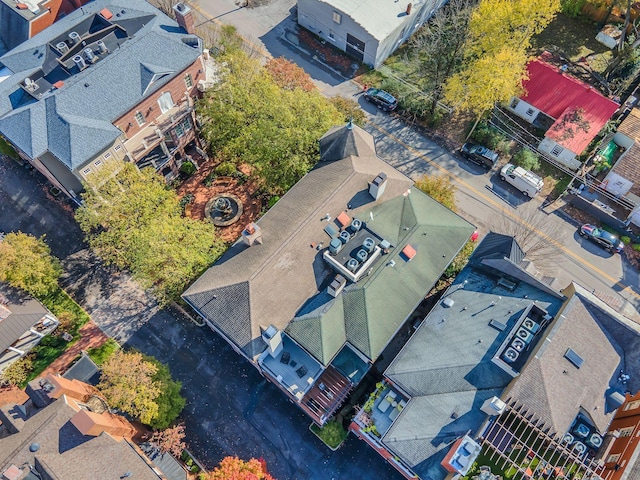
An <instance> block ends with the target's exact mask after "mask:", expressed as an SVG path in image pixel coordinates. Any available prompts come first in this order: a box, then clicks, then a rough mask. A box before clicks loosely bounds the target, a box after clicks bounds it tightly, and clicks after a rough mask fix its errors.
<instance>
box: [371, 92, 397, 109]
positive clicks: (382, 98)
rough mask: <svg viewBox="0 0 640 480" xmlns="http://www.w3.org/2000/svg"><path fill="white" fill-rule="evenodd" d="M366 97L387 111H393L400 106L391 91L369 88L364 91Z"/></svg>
mask: <svg viewBox="0 0 640 480" xmlns="http://www.w3.org/2000/svg"><path fill="white" fill-rule="evenodd" d="M364 99H365V100H366V101H367V102H370V103H373V104H375V105H376V106H377V107H378V108H380V109H382V110H384V111H385V112H387V111H388V112H391V111H393V110H395V109H396V107H397V106H398V100H396V97H394V96H393V95H391V94H390V93H389V92H385V91H384V90H380V89H379V88H369V89H368V90H367V91H366V92H364Z"/></svg>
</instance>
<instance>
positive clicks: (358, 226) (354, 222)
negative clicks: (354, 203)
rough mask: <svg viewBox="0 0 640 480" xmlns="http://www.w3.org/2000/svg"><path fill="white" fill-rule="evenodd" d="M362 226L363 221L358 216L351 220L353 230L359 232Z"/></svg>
mask: <svg viewBox="0 0 640 480" xmlns="http://www.w3.org/2000/svg"><path fill="white" fill-rule="evenodd" d="M361 228H362V221H361V220H358V219H357V218H354V219H353V220H351V230H353V232H354V233H355V232H359V231H360V229H361Z"/></svg>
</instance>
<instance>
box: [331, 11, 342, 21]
mask: <svg viewBox="0 0 640 480" xmlns="http://www.w3.org/2000/svg"><path fill="white" fill-rule="evenodd" d="M333 21H334V22H335V23H337V24H340V23H342V15H341V14H339V13H338V12H333Z"/></svg>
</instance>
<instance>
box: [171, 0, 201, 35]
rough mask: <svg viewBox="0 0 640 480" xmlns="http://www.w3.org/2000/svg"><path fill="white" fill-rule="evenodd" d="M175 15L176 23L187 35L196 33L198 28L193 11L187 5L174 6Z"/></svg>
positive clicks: (178, 4)
mask: <svg viewBox="0 0 640 480" xmlns="http://www.w3.org/2000/svg"><path fill="white" fill-rule="evenodd" d="M173 13H175V14H176V22H178V25H180V26H181V27H182V28H183V29H185V30H186V32H187V33H196V26H195V22H194V20H193V11H192V10H191V7H189V6H188V5H187V4H186V3H177V4H176V5H174V6H173Z"/></svg>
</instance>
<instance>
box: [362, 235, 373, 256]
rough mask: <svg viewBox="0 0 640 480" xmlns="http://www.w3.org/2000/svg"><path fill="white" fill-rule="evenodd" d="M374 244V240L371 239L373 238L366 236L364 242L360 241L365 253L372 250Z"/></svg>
mask: <svg viewBox="0 0 640 480" xmlns="http://www.w3.org/2000/svg"><path fill="white" fill-rule="evenodd" d="M375 246H376V242H375V241H374V240H373V238H371V237H367V238H365V239H364V242H362V248H363V249H364V250H365V251H366V252H367V253H371V252H373V247H375Z"/></svg>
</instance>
